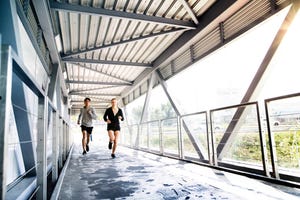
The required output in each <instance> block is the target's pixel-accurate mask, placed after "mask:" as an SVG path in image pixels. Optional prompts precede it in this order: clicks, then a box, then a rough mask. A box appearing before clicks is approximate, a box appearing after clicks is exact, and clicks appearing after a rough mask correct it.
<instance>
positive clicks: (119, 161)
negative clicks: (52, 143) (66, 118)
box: [58, 141, 300, 200]
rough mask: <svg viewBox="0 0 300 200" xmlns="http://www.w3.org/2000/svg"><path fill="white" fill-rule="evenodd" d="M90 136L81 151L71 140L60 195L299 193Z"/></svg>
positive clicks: (293, 198)
mask: <svg viewBox="0 0 300 200" xmlns="http://www.w3.org/2000/svg"><path fill="white" fill-rule="evenodd" d="M117 150H118V152H117V154H116V156H117V157H116V158H115V159H112V158H111V157H110V151H109V150H108V149H107V144H106V143H105V142H104V141H102V142H97V141H93V142H92V143H91V144H90V152H88V153H87V154H86V155H82V154H81V153H82V150H81V147H80V144H79V143H77V144H75V145H74V149H73V152H72V155H71V158H70V162H69V165H68V168H67V170H66V173H65V176H64V179H63V183H62V187H61V189H60V194H59V197H58V198H59V199H62V200H65V199H72V200H76V199H78V200H86V199H142V200H146V199H149V200H150V199H151V200H152V199H153V200H156V199H158V200H159V199H166V200H173V199H233V200H240V199H249V200H250V199H251V200H253V199H255V200H259V199H262V200H268V199H284V200H297V199H300V190H299V189H296V188H289V187H283V186H278V185H273V184H272V185H271V184H270V183H265V182H262V181H258V180H254V179H250V178H247V177H243V176H240V175H236V174H231V173H227V172H222V171H219V170H215V169H211V168H208V167H203V166H200V165H197V164H193V163H186V162H183V161H178V160H175V159H170V158H166V157H162V156H157V155H153V154H150V153H145V152H142V151H135V150H132V149H129V148H126V147H118V149H117Z"/></svg>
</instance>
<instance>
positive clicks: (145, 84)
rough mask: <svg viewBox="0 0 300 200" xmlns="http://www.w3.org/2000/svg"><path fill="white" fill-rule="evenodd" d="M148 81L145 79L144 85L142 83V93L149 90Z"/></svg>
mask: <svg viewBox="0 0 300 200" xmlns="http://www.w3.org/2000/svg"><path fill="white" fill-rule="evenodd" d="M148 81H149V80H147V81H145V82H144V83H143V84H142V85H141V95H143V94H145V93H146V92H147V90H148Z"/></svg>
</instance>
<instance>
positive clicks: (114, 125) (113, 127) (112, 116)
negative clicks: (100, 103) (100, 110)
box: [103, 98, 124, 158]
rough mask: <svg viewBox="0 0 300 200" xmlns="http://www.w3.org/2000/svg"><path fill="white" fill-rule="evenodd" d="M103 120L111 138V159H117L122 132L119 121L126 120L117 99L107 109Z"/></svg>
mask: <svg viewBox="0 0 300 200" xmlns="http://www.w3.org/2000/svg"><path fill="white" fill-rule="evenodd" d="M103 119H104V121H105V122H106V123H107V132H108V137H109V143H108V149H112V152H111V157H112V158H115V157H116V156H115V152H116V148H117V145H118V139H119V134H120V130H121V127H120V121H119V120H122V121H123V120H124V117H123V112H122V110H121V108H119V107H118V103H117V99H116V98H113V99H112V100H111V107H109V108H107V109H106V111H105V113H104V116H103Z"/></svg>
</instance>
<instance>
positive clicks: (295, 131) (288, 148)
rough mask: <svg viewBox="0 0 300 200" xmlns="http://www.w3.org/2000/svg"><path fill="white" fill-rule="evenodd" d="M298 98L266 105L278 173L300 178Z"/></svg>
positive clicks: (299, 102)
mask: <svg viewBox="0 0 300 200" xmlns="http://www.w3.org/2000/svg"><path fill="white" fill-rule="evenodd" d="M299 105H300V96H296V97H293V98H287V99H280V100H276V101H271V102H269V103H268V111H269V119H270V129H271V132H272V137H273V140H274V141H275V142H274V143H275V153H276V156H277V165H278V167H279V172H280V173H284V174H290V175H297V176H300V106H299Z"/></svg>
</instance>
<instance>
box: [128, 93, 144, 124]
mask: <svg viewBox="0 0 300 200" xmlns="http://www.w3.org/2000/svg"><path fill="white" fill-rule="evenodd" d="M145 97H146V95H142V96H140V97H139V98H137V99H135V100H134V101H133V102H131V103H130V104H128V105H126V111H127V116H126V120H127V123H128V124H138V123H140V121H141V116H142V112H143V106H144V103H145Z"/></svg>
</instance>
